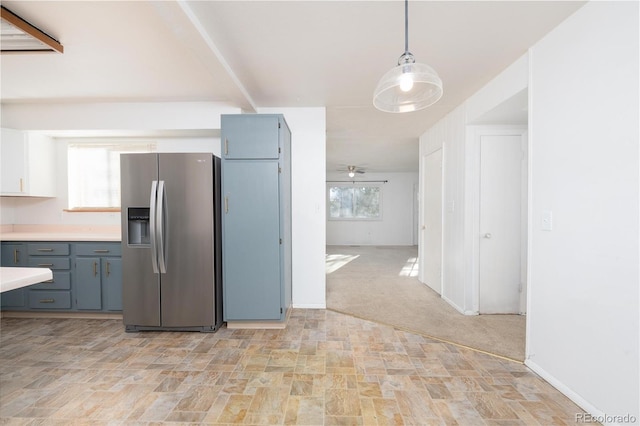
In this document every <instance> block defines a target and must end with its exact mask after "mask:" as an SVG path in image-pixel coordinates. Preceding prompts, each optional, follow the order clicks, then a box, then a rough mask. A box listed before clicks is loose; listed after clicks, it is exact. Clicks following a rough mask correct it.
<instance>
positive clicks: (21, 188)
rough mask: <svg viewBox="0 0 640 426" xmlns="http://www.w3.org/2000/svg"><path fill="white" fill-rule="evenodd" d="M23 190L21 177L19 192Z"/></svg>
mask: <svg viewBox="0 0 640 426" xmlns="http://www.w3.org/2000/svg"><path fill="white" fill-rule="evenodd" d="M22 191H23V185H22V178H20V192H22Z"/></svg>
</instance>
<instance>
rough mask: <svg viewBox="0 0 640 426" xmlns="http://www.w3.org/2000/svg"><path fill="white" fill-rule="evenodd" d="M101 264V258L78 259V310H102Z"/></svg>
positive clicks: (75, 285) (76, 282)
mask: <svg viewBox="0 0 640 426" xmlns="http://www.w3.org/2000/svg"><path fill="white" fill-rule="evenodd" d="M100 278H101V264H100V258H99V257H79V258H77V259H76V277H75V282H74V287H75V298H76V307H77V308H78V309H102V288H101V284H100V281H101V279H100Z"/></svg>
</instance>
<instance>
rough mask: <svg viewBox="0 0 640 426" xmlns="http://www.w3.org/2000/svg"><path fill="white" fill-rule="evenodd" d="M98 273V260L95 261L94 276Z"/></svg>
mask: <svg viewBox="0 0 640 426" xmlns="http://www.w3.org/2000/svg"><path fill="white" fill-rule="evenodd" d="M96 275H98V262H93V276H94V277H95V276H96Z"/></svg>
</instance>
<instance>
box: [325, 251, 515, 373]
mask: <svg viewBox="0 0 640 426" xmlns="http://www.w3.org/2000/svg"><path fill="white" fill-rule="evenodd" d="M417 257H418V249H417V247H415V246H328V247H327V309H331V310H335V311H338V312H343V313H346V314H350V315H353V316H356V317H359V318H363V319H368V320H372V321H376V322H379V323H383V324H387V325H392V326H394V327H398V328H401V329H404V330H407V331H413V332H416V333H419V334H423V335H426V336H429V337H433V338H436V339H441V340H445V341H449V342H452V343H456V344H459V345H463V346H467V347H470V348H474V349H478V350H481V351H485V352H488V353H492V354H496V355H499V356H503V357H506V358H510V359H513V360H517V361H524V350H525V317H524V316H521V315H475V316H468V315H462V314H461V313H459V312H458V311H457V310H455V309H454V308H453V307H452V306H451V305H449V304H448V303H447V302H445V301H444V300H443V299H442V298H441V297H440V296H439V295H438V294H437V293H436V292H434V291H433V290H431V289H430V288H429V287H427V286H426V285H424V284H422V283H421V282H419V281H418V262H417Z"/></svg>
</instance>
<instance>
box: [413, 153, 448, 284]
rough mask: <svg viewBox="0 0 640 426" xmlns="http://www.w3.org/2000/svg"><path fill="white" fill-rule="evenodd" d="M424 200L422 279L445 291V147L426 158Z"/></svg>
mask: <svg viewBox="0 0 640 426" xmlns="http://www.w3.org/2000/svg"><path fill="white" fill-rule="evenodd" d="M422 168H423V169H422V176H423V182H422V184H423V185H424V191H423V194H424V203H423V206H422V211H423V215H424V217H423V220H422V227H421V233H422V244H421V245H420V246H419V247H420V256H421V259H420V260H421V262H420V263H421V265H423V268H422V270H421V271H420V281H421V282H423V283H425V284H426V285H427V286H428V287H429V288H431V289H432V290H434V291H435V292H436V293H438V294H440V295H441V294H442V148H439V149H437V150H436V151H433V152H431V153H429V154H427V155H424V156H423V157H422Z"/></svg>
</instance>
